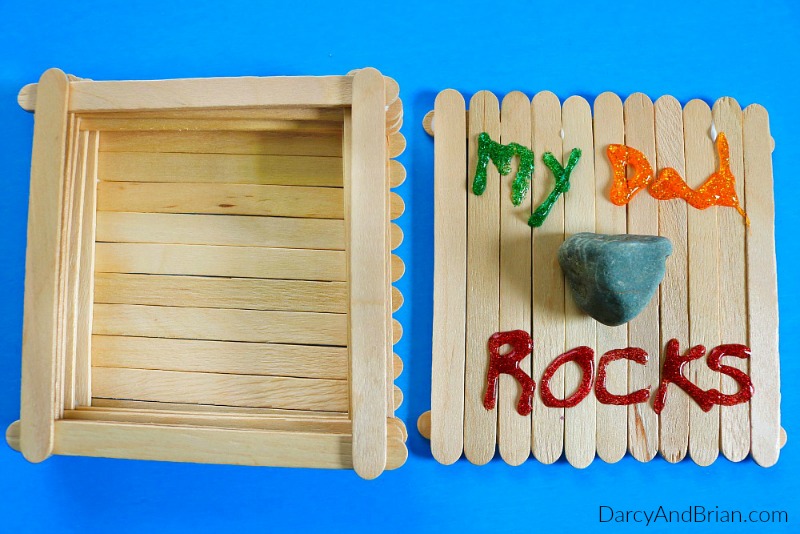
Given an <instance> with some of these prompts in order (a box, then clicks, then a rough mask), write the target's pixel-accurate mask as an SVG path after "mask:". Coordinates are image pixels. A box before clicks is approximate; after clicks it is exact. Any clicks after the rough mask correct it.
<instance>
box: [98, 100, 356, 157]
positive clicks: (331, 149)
mask: <svg viewBox="0 0 800 534" xmlns="http://www.w3.org/2000/svg"><path fill="white" fill-rule="evenodd" d="M225 113H230V110H225ZM100 151H101V152H147V153H154V152H173V153H186V154H256V155H258V154H260V155H273V156H331V157H341V156H342V137H341V135H333V134H330V135H317V134H310V133H309V134H301V133H296V134H291V133H287V132H264V131H255V132H241V131H230V130H228V131H214V130H212V131H199V132H198V131H141V130H140V131H132V132H103V136H102V137H101V139H100Z"/></svg>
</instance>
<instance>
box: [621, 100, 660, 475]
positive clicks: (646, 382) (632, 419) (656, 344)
mask: <svg viewBox="0 0 800 534" xmlns="http://www.w3.org/2000/svg"><path fill="white" fill-rule="evenodd" d="M623 111H624V116H625V144H626V145H628V146H632V147H635V148H636V149H637V150H639V151H641V152H642V153H643V154H644V155H645V157H647V160H648V161H650V162H653V161H656V146H655V115H654V111H653V103H652V102H651V101H650V98H649V97H648V96H647V95H644V94H642V93H634V94H632V95H631V96H629V97H628V98H627V99H626V100H625V104H624V106H623ZM658 209H659V205H658V201H657V200H656V199H654V198H653V197H651V196H650V195H647V194H639V195H637V196H636V197H635V198H634V200H633V201H632V202H631V203H630V204H629V205H628V233H629V234H634V235H658ZM658 302H659V299H658V294H656V295H655V296H654V297H653V298H652V300H650V302H649V303H648V304H647V306H646V307H645V308H644V310H642V312H641V313H640V314H639V315H638V316H637V317H635V318H634V319H632V320H631V321H630V322H629V323H628V343H629V346H631V347H638V348H641V349H643V350H644V351H645V352H646V353H647V354H648V356H649V359H648V362H647V364H646V365H639V364H632V363H631V364H628V388H629V391H635V390H637V389H641V388H646V387H648V386H650V387H651V388H652V387H654V385H655V384H658V380H659V369H660V365H659V364H660V362H659V358H658V354H660V353H661V347H660V343H661V339H660V336H659V318H658ZM628 450H629V451H630V453H631V455H633V457H634V458H636V459H637V460H639V461H641V462H647V461H650V460H652V459H653V457H655V455H656V453H657V452H658V416H657V415H656V413H655V412H654V411H653V407H652V400H648V401H647V402H646V403H641V404H632V405H630V406H629V407H628Z"/></svg>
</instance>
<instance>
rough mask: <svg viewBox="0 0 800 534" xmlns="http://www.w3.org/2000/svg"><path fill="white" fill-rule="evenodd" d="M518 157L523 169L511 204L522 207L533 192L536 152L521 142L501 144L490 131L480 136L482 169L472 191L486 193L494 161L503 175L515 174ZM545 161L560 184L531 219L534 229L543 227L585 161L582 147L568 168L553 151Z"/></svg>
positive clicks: (479, 160) (575, 152)
mask: <svg viewBox="0 0 800 534" xmlns="http://www.w3.org/2000/svg"><path fill="white" fill-rule="evenodd" d="M514 156H519V169H518V170H517V175H516V176H515V177H514V182H513V183H512V184H511V202H512V203H513V204H514V205H515V206H519V205H520V204H521V203H522V201H523V200H525V197H526V196H528V191H530V184H531V175H532V174H533V160H534V155H533V152H531V150H530V149H529V148H526V147H524V146H522V145H520V144H518V143H510V144H508V145H501V144H500V143H498V142H497V141H492V138H491V137H489V134H487V133H486V132H483V133H481V134H480V135H479V136H478V166H477V168H476V169H475V179H474V180H473V182H472V192H473V193H475V194H476V195H482V194H483V192H484V191H486V169H487V167H488V166H489V160H490V159H491V160H492V163H494V166H495V167H497V170H498V172H499V173H500V175H501V176H506V175H507V174H508V173H510V172H511V159H512V158H513V157H514ZM542 159H543V160H544V164H545V165H547V168H548V169H550V170H551V171H552V172H553V176H555V179H556V185H555V186H554V187H553V190H552V191H551V192H550V194H549V195H547V198H546V199H544V201H542V203H541V204H540V205H539V207H537V208H536V209H535V210H534V211H533V213H532V214H531V216H530V218H529V219H528V225H529V226H531V227H533V228H538V227H540V226H541V225H542V223H543V222H544V220H545V219H546V218H547V215H548V214H549V213H550V210H551V209H553V205H554V204H555V203H556V202H557V201H558V197H559V196H561V195H562V194H563V193H566V192H567V191H569V186H570V183H569V177H570V175H571V174H572V170H573V169H574V168H575V165H577V164H578V161H579V160H580V159H581V150H580V149H579V148H573V149H572V152H570V155H569V161H568V162H567V166H566V167H562V166H561V164H560V163H559V162H558V160H557V159H556V158H555V156H553V154H551V153H550V152H545V154H544V156H543V158H542Z"/></svg>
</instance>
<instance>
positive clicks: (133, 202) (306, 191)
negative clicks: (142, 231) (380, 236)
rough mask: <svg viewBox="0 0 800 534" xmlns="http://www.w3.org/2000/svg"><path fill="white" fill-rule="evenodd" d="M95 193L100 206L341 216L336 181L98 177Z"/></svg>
mask: <svg viewBox="0 0 800 534" xmlns="http://www.w3.org/2000/svg"><path fill="white" fill-rule="evenodd" d="M87 135H88V132H87ZM97 195H98V197H97V209H98V210H100V211H130V212H140V213H209V214H223V215H268V216H274V217H303V218H305V217H308V218H313V219H342V218H344V207H343V200H344V198H343V193H342V189H341V188H339V187H298V186H284V185H250V184H204V183H194V184H193V183H181V184H178V183H147V182H100V183H99V184H98V191H97Z"/></svg>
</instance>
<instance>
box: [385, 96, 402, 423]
mask: <svg viewBox="0 0 800 534" xmlns="http://www.w3.org/2000/svg"><path fill="white" fill-rule="evenodd" d="M401 105H402V104H401ZM387 109H388V108H387ZM385 135H387V136H389V137H391V135H392V134H390V133H389V132H388V125H387V133H386V134H385ZM404 141H405V138H404ZM387 150H388V149H387ZM387 155H388V157H391V154H387ZM389 161H390V160H387V161H386V175H385V176H384V185H383V189H384V199H385V203H386V204H385V209H386V215H387V216H386V221H385V225H384V227H385V228H386V239H387V240H388V241H389V246H390V248H391V241H392V226H391V221H392V220H394V219H396V218H398V217H399V216H400V215H398V216H397V217H395V205H396V204H397V201H398V200H399V202H400V204H401V206H400V208H401V214H402V210H404V209H405V205H404V204H403V200H402V198H400V196H399V195H397V194H396V193H392V192H391V188H392V184H391V178H390V176H389ZM391 256H392V255H391V254H390V253H389V252H387V253H386V254H385V256H384V258H385V259H384V262H385V267H384V268H385V269H386V272H387V273H389V278H390V279H391V272H392V257H391ZM395 291H397V293H398V294H399V293H400V291H399V290H396V288H395V287H394V286H392V285H387V286H386V305H385V308H386V309H385V311H384V316H385V319H386V334H387V340H386V342H387V345H388V346H389V347H392V348H391V350H387V351H386V417H387V421H388V420H391V419H394V414H395V410H396V409H397V407H396V405H395V402H394V391H393V388H394V369H393V367H394V347H393V345H394V344H395V339H394V338H395V336H394V331H393V325H392V321H393V319H392V314H393V313H394V311H395V310H394V304H395V299H394V296H393V295H394V292H395ZM400 299H402V295H400ZM398 324H399V323H398Z"/></svg>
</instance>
